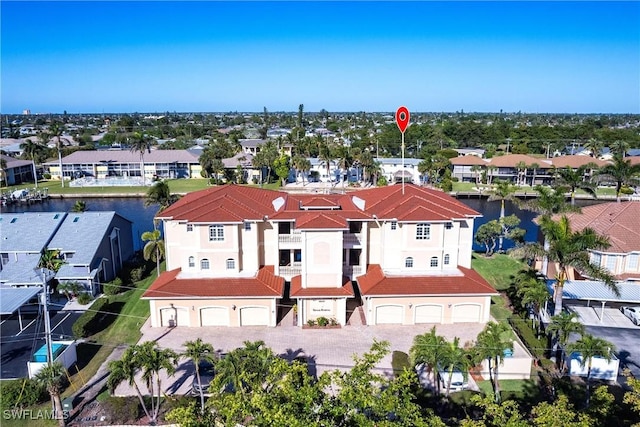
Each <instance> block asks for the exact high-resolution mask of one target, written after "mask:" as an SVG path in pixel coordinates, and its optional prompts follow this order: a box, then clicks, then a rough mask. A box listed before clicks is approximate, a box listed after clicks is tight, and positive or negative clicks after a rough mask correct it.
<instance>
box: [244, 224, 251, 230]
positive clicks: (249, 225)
mask: <svg viewBox="0 0 640 427" xmlns="http://www.w3.org/2000/svg"><path fill="white" fill-rule="evenodd" d="M244 231H251V223H250V222H245V223H244Z"/></svg>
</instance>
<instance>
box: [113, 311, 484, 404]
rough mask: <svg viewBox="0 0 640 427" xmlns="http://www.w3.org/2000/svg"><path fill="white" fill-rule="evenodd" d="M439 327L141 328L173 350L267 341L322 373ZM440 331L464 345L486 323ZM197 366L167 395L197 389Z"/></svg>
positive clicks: (183, 372)
mask: <svg viewBox="0 0 640 427" xmlns="http://www.w3.org/2000/svg"><path fill="white" fill-rule="evenodd" d="M432 326H434V325H420V326H400V325H385V326H381V325H377V326H343V327H342V328H339V329H301V328H299V327H294V326H279V327H276V328H265V327H242V328H229V327H212V326H210V327H200V328H188V327H176V328H171V329H170V328H151V327H149V321H147V322H146V323H145V324H144V326H143V327H142V329H141V332H142V333H143V336H142V338H141V339H140V342H144V341H150V340H156V341H157V342H158V344H159V346H160V347H161V348H170V349H172V350H175V351H178V352H181V351H183V350H184V348H183V346H182V344H183V343H184V342H185V341H191V340H195V339H197V338H202V340H204V341H205V342H208V343H211V344H212V345H213V347H214V348H215V349H216V351H220V352H221V353H227V352H229V351H231V350H233V349H235V348H238V347H242V346H243V342H244V341H264V342H265V344H266V345H267V347H269V348H271V349H272V350H273V351H274V352H275V353H276V354H278V355H281V356H282V357H285V358H287V359H289V360H290V359H293V358H294V357H296V356H298V355H305V356H307V358H310V359H311V360H312V361H313V362H312V363H311V364H310V365H311V368H312V370H314V371H315V373H316V374H317V375H320V374H322V373H323V372H325V371H333V370H335V369H345V370H346V369H349V368H351V367H352V366H353V355H354V354H358V355H362V354H363V353H365V352H366V351H368V350H369V349H370V348H371V344H373V340H374V339H377V340H385V341H389V343H390V350H391V352H393V351H402V352H405V353H408V352H409V349H410V348H411V345H412V343H413V338H414V337H415V336H416V335H420V334H424V333H427V332H429V330H430V329H431V327H432ZM435 326H436V331H437V333H438V335H442V336H444V337H447V338H448V339H449V340H453V338H454V337H456V336H457V337H459V338H460V343H461V344H463V345H464V343H466V342H468V341H474V340H475V338H476V337H477V335H478V333H479V332H480V331H481V330H482V329H483V327H484V324H479V323H458V324H455V325H435ZM376 368H377V369H378V370H379V371H380V372H381V373H383V374H385V375H392V368H391V353H389V354H388V355H387V356H385V357H384V358H383V359H382V361H381V362H380V363H379V364H378V365H377V367H376ZM192 376H193V364H192V363H191V362H190V361H187V360H185V359H183V360H182V361H181V363H180V365H179V366H178V369H177V372H176V374H175V375H174V376H173V377H172V378H167V377H165V378H163V380H162V383H163V388H164V389H165V391H166V393H167V394H176V393H177V394H186V393H188V392H189V390H190V389H191V382H192V379H191V378H192ZM134 393H135V391H134V390H133V389H132V388H131V387H129V386H127V385H126V384H124V383H123V384H121V385H120V386H119V387H118V388H117V389H116V392H115V394H116V395H120V396H125V395H134Z"/></svg>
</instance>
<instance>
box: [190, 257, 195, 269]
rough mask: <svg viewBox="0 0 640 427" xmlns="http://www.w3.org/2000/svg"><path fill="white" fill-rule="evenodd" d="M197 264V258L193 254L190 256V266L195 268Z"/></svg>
mask: <svg viewBox="0 0 640 427" xmlns="http://www.w3.org/2000/svg"><path fill="white" fill-rule="evenodd" d="M195 266H196V259H195V258H194V257H192V256H190V257H189V267H191V268H193V267H195Z"/></svg>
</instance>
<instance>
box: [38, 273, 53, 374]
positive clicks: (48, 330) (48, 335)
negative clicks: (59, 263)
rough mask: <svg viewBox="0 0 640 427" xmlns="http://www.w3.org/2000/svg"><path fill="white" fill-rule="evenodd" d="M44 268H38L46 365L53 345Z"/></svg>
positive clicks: (51, 361) (50, 356) (51, 359)
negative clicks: (40, 282) (40, 283)
mask: <svg viewBox="0 0 640 427" xmlns="http://www.w3.org/2000/svg"><path fill="white" fill-rule="evenodd" d="M45 271H46V269H45V268H41V269H40V275H41V277H42V294H41V298H42V307H43V310H44V338H45V340H46V342H47V361H48V363H47V365H48V366H51V365H52V364H53V346H52V345H51V319H50V318H49V307H48V306H47V303H48V302H49V301H48V300H49V292H47V275H46V273H45Z"/></svg>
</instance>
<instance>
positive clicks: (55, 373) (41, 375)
mask: <svg viewBox="0 0 640 427" xmlns="http://www.w3.org/2000/svg"><path fill="white" fill-rule="evenodd" d="M49 362H51V361H49ZM64 379H65V369H64V366H62V364H61V363H60V362H54V363H49V364H48V365H47V366H45V367H43V368H42V369H41V370H40V371H38V373H37V374H36V376H35V377H34V380H35V381H36V382H37V383H39V384H42V385H43V386H44V387H45V388H46V389H47V392H48V393H49V395H50V396H51V399H53V408H54V416H55V418H56V419H57V420H58V425H59V426H60V427H64V424H65V423H64V413H63V411H62V401H61V400H60V393H62V389H63V384H64Z"/></svg>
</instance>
